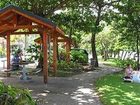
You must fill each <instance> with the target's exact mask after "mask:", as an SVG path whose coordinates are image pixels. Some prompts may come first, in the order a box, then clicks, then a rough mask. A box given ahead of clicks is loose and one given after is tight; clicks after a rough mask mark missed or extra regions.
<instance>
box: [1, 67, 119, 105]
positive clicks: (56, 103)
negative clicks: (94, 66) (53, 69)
mask: <svg viewBox="0 0 140 105" xmlns="http://www.w3.org/2000/svg"><path fill="white" fill-rule="evenodd" d="M118 71H120V70H119V69H117V68H112V67H107V66H102V67H101V70H98V71H89V72H86V73H83V74H79V75H75V76H72V77H50V78H49V82H48V84H47V85H45V84H44V83H43V78H42V77H39V76H32V81H30V82H29V81H28V82H27V81H21V80H19V77H10V78H2V77H1V78H0V80H2V81H4V82H5V83H6V84H11V85H13V86H17V87H20V88H28V89H29V90H30V91H31V93H32V95H33V97H34V98H37V99H38V100H39V101H38V104H39V105H102V104H101V102H100V100H99V97H98V95H97V93H96V91H95V84H94V81H95V80H96V79H97V78H99V77H101V76H103V75H106V74H109V73H113V72H118Z"/></svg>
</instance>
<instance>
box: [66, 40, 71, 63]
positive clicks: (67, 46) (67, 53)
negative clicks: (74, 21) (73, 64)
mask: <svg viewBox="0 0 140 105" xmlns="http://www.w3.org/2000/svg"><path fill="white" fill-rule="evenodd" d="M70 49H71V48H70V42H69V41H67V42H66V61H67V62H70Z"/></svg>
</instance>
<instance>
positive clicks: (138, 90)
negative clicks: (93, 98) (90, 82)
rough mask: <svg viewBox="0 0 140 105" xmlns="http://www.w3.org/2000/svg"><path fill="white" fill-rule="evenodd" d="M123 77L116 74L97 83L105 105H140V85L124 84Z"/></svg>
mask: <svg viewBox="0 0 140 105" xmlns="http://www.w3.org/2000/svg"><path fill="white" fill-rule="evenodd" d="M122 76H123V75H122V73H115V74H111V75H108V76H105V77H102V78H100V79H99V80H98V81H97V82H96V86H97V90H98V91H99V94H100V97H101V101H102V102H103V103H104V104H105V105H139V103H140V84H137V83H126V82H123V79H122Z"/></svg>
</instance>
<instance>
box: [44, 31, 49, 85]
mask: <svg viewBox="0 0 140 105" xmlns="http://www.w3.org/2000/svg"><path fill="white" fill-rule="evenodd" d="M47 42H48V36H47V34H46V32H45V31H44V32H43V75H44V83H45V84H46V83H47V82H48V50H47V49H48V46H47Z"/></svg>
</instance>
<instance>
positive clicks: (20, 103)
mask: <svg viewBox="0 0 140 105" xmlns="http://www.w3.org/2000/svg"><path fill="white" fill-rule="evenodd" d="M0 105H36V102H35V101H34V100H33V99H32V98H31V95H30V93H29V91H28V90H22V89H17V88H15V87H12V86H10V85H9V86H6V85H5V84H4V83H2V82H0Z"/></svg>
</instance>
